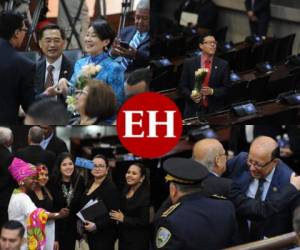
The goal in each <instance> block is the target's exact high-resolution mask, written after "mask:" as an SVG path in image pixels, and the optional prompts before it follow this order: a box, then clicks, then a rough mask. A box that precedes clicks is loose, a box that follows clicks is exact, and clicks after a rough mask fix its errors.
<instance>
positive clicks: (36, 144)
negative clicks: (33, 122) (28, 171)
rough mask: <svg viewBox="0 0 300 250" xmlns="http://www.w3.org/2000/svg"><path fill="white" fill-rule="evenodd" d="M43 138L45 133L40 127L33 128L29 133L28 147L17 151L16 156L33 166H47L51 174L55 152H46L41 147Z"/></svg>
mask: <svg viewBox="0 0 300 250" xmlns="http://www.w3.org/2000/svg"><path fill="white" fill-rule="evenodd" d="M43 138H44V131H43V130H42V129H41V128H40V127H38V126H34V127H31V128H30V129H29V132H28V146H27V147H26V148H23V149H19V150H17V152H16V156H17V157H19V158H21V159H22V160H24V161H26V162H29V163H31V164H33V165H36V164H39V163H42V164H45V165H46V166H47V168H48V170H49V173H51V170H52V168H53V166H54V162H55V159H56V157H55V154H54V153H53V152H51V151H48V150H44V149H43V148H42V147H41V146H40V143H41V141H42V140H43Z"/></svg>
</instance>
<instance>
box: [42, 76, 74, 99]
mask: <svg viewBox="0 0 300 250" xmlns="http://www.w3.org/2000/svg"><path fill="white" fill-rule="evenodd" d="M69 86H70V83H69V82H68V80H67V79H66V78H61V79H59V81H58V83H57V84H54V85H53V86H50V87H48V88H47V89H45V91H44V92H43V94H44V95H46V96H48V97H53V96H57V95H63V96H67V93H68V89H69Z"/></svg>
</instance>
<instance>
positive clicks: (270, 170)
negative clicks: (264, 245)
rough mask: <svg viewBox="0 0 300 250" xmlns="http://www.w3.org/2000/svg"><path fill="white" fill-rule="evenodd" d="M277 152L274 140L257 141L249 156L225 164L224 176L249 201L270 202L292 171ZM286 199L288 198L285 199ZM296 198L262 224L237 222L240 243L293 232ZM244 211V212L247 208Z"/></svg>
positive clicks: (297, 203)
mask: <svg viewBox="0 0 300 250" xmlns="http://www.w3.org/2000/svg"><path fill="white" fill-rule="evenodd" d="M278 155H279V149H278V146H277V143H276V141H275V140H274V139H272V138H271V137H267V136H260V137H257V138H256V139H255V140H254V141H253V142H252V144H251V146H250V150H249V154H246V153H244V152H242V153H240V154H239V155H237V156H236V157H234V158H233V159H231V160H229V161H228V162H227V173H226V174H227V175H228V176H229V177H231V178H232V179H233V181H234V182H235V183H236V184H237V185H239V188H240V189H241V192H243V193H244V194H246V195H247V196H248V197H250V198H253V199H256V200H262V201H270V200H272V199H273V198H274V197H275V196H277V194H278V193H279V192H281V191H282V190H283V189H284V187H286V186H287V185H288V184H289V183H290V181H291V179H292V178H291V177H292V170H291V169H290V168H289V167H288V166H287V165H285V164H284V163H283V162H282V161H281V160H279V159H278V158H277V156H278ZM286 198H289V197H286ZM299 204H300V203H299V194H298V193H297V196H296V197H294V199H293V200H292V201H291V204H289V206H287V207H285V208H284V209H282V210H281V211H280V212H278V213H276V214H274V215H272V216H270V217H268V218H267V219H265V220H262V221H256V220H255V219H256V218H255V217H253V218H252V219H253V220H247V218H240V220H239V227H240V228H239V242H248V241H254V240H259V239H263V238H264V237H272V236H276V235H280V234H284V233H288V232H291V231H292V225H291V221H292V211H293V210H294V208H296V207H297V206H298V205H299ZM246 209H247V208H246Z"/></svg>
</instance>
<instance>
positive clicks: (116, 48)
mask: <svg viewBox="0 0 300 250" xmlns="http://www.w3.org/2000/svg"><path fill="white" fill-rule="evenodd" d="M136 52H137V50H136V49H135V48H133V47H129V48H128V49H127V48H124V47H122V46H121V45H120V41H119V40H115V41H114V43H113V45H112V49H111V54H112V55H113V56H122V57H126V58H130V59H134V58H135V56H136Z"/></svg>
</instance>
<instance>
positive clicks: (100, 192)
mask: <svg viewBox="0 0 300 250" xmlns="http://www.w3.org/2000/svg"><path fill="white" fill-rule="evenodd" d="M93 162H94V164H95V165H94V168H93V169H92V171H91V175H92V179H91V182H90V183H89V185H88V187H87V190H86V192H85V193H84V195H83V197H82V207H83V206H84V205H85V204H86V203H87V202H89V201H90V200H91V199H93V200H94V199H98V201H100V200H102V201H103V203H104V205H105V207H106V209H107V214H106V215H105V216H102V217H101V218H96V219H95V220H93V221H87V223H86V224H85V226H84V229H85V232H86V234H87V240H88V244H89V248H90V250H114V244H115V241H116V238H117V227H116V226H117V223H116V222H115V221H114V220H111V219H110V218H109V214H108V211H110V210H111V209H117V210H118V209H119V208H120V195H119V192H118V190H117V188H116V186H115V184H114V183H113V182H112V180H111V178H110V175H109V167H108V162H107V160H106V158H105V157H104V156H103V155H96V156H95V157H94V159H93Z"/></svg>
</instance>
